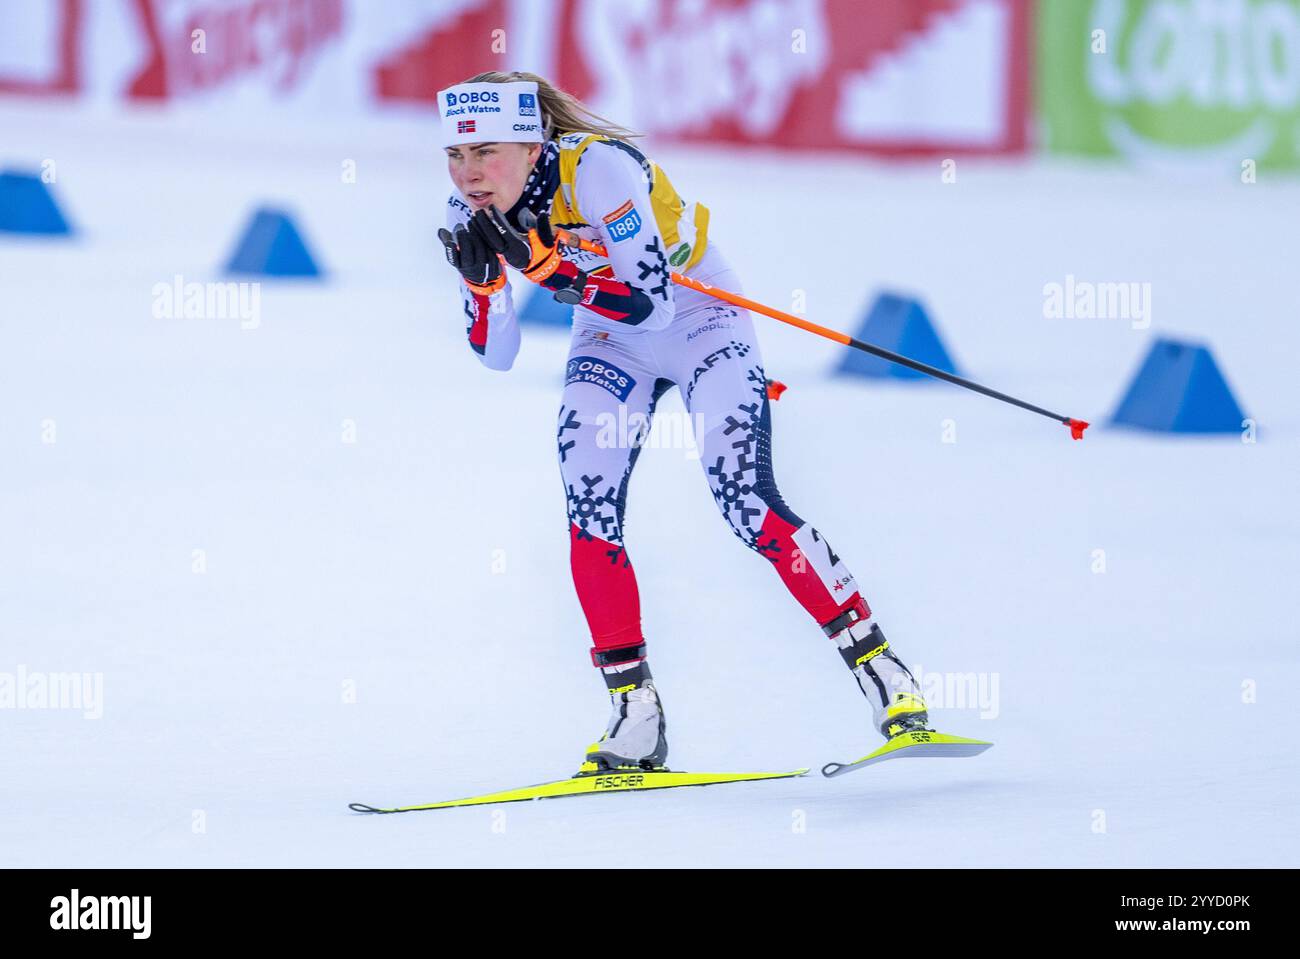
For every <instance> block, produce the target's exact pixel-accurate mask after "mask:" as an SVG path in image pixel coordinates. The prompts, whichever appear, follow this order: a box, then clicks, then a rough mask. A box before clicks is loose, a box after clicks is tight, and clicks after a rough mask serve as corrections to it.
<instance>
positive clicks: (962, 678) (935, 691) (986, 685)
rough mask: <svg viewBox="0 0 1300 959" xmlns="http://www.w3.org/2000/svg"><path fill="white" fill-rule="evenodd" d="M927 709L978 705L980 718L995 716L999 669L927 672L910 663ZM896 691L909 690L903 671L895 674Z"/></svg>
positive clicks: (997, 711) (998, 706) (970, 707)
mask: <svg viewBox="0 0 1300 959" xmlns="http://www.w3.org/2000/svg"><path fill="white" fill-rule="evenodd" d="M909 669H910V670H911V673H912V678H913V679H915V680H916V685H917V686H919V687H920V689H921V698H922V699H924V700H925V705H926V707H927V708H929V709H978V710H979V711H980V713H979V716H980V719H997V717H998V713H999V712H1000V711H1001V707H1000V705H999V700H998V688H999V683H998V681H999V677H1000V674H999V673H948V672H940V673H927V672H926V671H925V670H924V669H922V668H921V667H920V666H916V667H915V668H913V667H909ZM896 681H897V683H898V688H897V689H895V690H891V699H892V698H893V697H892V693H895V692H911V686H910V685H909V684H908V682H907V676H906V675H905V674H902V673H899V674H897V677H896Z"/></svg>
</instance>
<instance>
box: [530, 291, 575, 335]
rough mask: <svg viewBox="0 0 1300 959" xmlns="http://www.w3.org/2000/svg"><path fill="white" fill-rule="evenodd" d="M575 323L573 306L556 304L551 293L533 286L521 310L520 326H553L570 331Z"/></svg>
mask: <svg viewBox="0 0 1300 959" xmlns="http://www.w3.org/2000/svg"><path fill="white" fill-rule="evenodd" d="M572 322H573V306H572V305H570V304H568V303H559V302H556V300H555V297H554V296H553V295H552V294H551V291H550V290H548V289H546V288H545V287H541V286H536V285H534V286H533V291H532V292H531V293H529V294H528V299H526V300H524V305H523V306H522V307H521V308H520V310H519V325H520V326H551V327H560V328H563V329H568V328H569V326H570V325H571V324H572Z"/></svg>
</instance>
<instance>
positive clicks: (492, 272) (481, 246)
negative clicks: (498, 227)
mask: <svg viewBox="0 0 1300 959" xmlns="http://www.w3.org/2000/svg"><path fill="white" fill-rule="evenodd" d="M475 215H476V216H477V214H475ZM471 222H472V221H471ZM438 239H439V240H441V241H442V245H443V246H444V247H445V248H446V250H447V262H448V263H450V264H451V265H452V266H454V267H455V268H456V269H457V270H459V271H460V275H461V276H462V277H464V278H465V285H466V286H468V287H469V288H470V289H471V290H473V291H474V292H475V293H480V294H483V295H485V296H486V295H490V294H492V293H495V292H496V291H497V290H499V289H501V287H502V286H504V285H505V273H504V272H503V271H502V269H501V258H500V257H499V256H498V255H497V254H496V253H495V252H493V251H492V250H490V249H488V246H487V244H486V243H485V242H484V241H483V237H482V235H481V234H480V233H479V232H478V231H476V230H473V229H466V228H465V227H464V226H463V225H457V227H456V235H455V236H452V235H451V234H450V233H448V232H447V230H446V229H445V228H444V229H440V230H439V231H438Z"/></svg>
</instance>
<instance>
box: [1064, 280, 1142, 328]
mask: <svg viewBox="0 0 1300 959" xmlns="http://www.w3.org/2000/svg"><path fill="white" fill-rule="evenodd" d="M1043 316H1044V317H1046V318H1047V319H1049V320H1129V321H1130V322H1131V325H1132V327H1133V329H1135V330H1145V329H1146V328H1147V327H1149V326H1150V325H1151V284H1150V283H1136V282H1124V283H1093V282H1090V281H1088V280H1076V279H1075V278H1074V274H1073V273H1069V274H1066V277H1065V282H1064V283H1055V282H1053V283H1045V284H1044V285H1043Z"/></svg>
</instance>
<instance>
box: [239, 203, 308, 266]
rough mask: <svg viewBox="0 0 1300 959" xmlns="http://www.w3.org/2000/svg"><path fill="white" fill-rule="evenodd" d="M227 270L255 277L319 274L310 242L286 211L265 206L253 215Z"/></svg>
mask: <svg viewBox="0 0 1300 959" xmlns="http://www.w3.org/2000/svg"><path fill="white" fill-rule="evenodd" d="M226 272H227V273H239V274H251V275H255V276H320V275H321V273H322V271H321V270H320V268H319V267H317V266H316V261H315V260H314V259H312V255H311V253H310V252H309V251H308V250H307V244H306V243H304V242H303V239H302V235H301V234H300V233H299V232H298V228H297V226H295V225H294V222H293V218H292V217H291V216H290V215H289V214H288V213H286V212H285V211H283V210H276V209H272V208H270V207H262V208H261V209H259V210H257V211H256V212H255V213H254V214H253V219H252V222H250V223H249V224H248V226H247V227H246V228H245V230H244V232H243V234H242V235H241V236H240V238H239V243H238V245H236V247H235V252H234V254H233V255H232V256H231V257H230V262H228V263H227V264H226Z"/></svg>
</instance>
